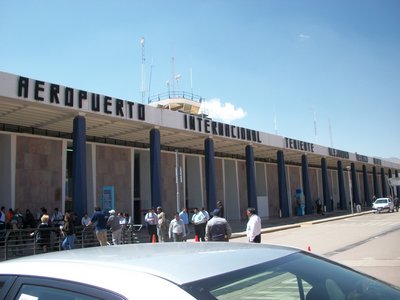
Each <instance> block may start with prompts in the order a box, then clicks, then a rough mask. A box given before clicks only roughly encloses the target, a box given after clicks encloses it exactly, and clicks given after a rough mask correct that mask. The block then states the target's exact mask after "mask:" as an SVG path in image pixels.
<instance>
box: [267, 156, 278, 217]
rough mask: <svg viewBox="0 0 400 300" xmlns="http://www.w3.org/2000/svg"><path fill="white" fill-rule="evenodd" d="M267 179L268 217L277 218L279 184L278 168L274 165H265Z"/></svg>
mask: <svg viewBox="0 0 400 300" xmlns="http://www.w3.org/2000/svg"><path fill="white" fill-rule="evenodd" d="M267 178H268V203H269V206H268V208H269V216H270V217H279V215H280V208H279V184H278V166H277V165H276V164H267Z"/></svg>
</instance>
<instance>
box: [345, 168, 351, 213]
mask: <svg viewBox="0 0 400 300" xmlns="http://www.w3.org/2000/svg"><path fill="white" fill-rule="evenodd" d="M346 169H347V176H348V177H349V194H350V206H351V214H353V195H352V191H351V189H352V187H351V177H350V166H347V167H346Z"/></svg>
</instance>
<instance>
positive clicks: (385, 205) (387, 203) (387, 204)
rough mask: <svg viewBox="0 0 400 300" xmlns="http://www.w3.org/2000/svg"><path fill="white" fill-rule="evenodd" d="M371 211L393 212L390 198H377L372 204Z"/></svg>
mask: <svg viewBox="0 0 400 300" xmlns="http://www.w3.org/2000/svg"><path fill="white" fill-rule="evenodd" d="M372 210H373V211H374V212H381V211H384V210H387V212H394V204H393V201H392V199H390V198H378V199H376V200H375V201H374V203H372Z"/></svg>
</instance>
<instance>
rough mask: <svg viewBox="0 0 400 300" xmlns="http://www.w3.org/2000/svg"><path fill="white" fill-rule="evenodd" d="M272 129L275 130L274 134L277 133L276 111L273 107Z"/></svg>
mask: <svg viewBox="0 0 400 300" xmlns="http://www.w3.org/2000/svg"><path fill="white" fill-rule="evenodd" d="M274 130H275V134H278V123H277V120H276V111H275V109H274Z"/></svg>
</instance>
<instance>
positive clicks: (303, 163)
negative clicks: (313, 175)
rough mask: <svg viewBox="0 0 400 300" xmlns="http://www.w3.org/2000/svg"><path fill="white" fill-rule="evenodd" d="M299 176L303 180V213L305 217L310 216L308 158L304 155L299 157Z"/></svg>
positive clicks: (311, 204) (311, 205) (311, 211)
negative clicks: (304, 206)
mask: <svg viewBox="0 0 400 300" xmlns="http://www.w3.org/2000/svg"><path fill="white" fill-rule="evenodd" d="M301 175H302V179H303V193H304V199H305V202H306V203H305V205H306V209H305V213H306V215H311V214H312V213H313V203H312V199H311V189H310V179H309V176H308V158H307V155H305V154H303V155H302V156H301Z"/></svg>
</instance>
